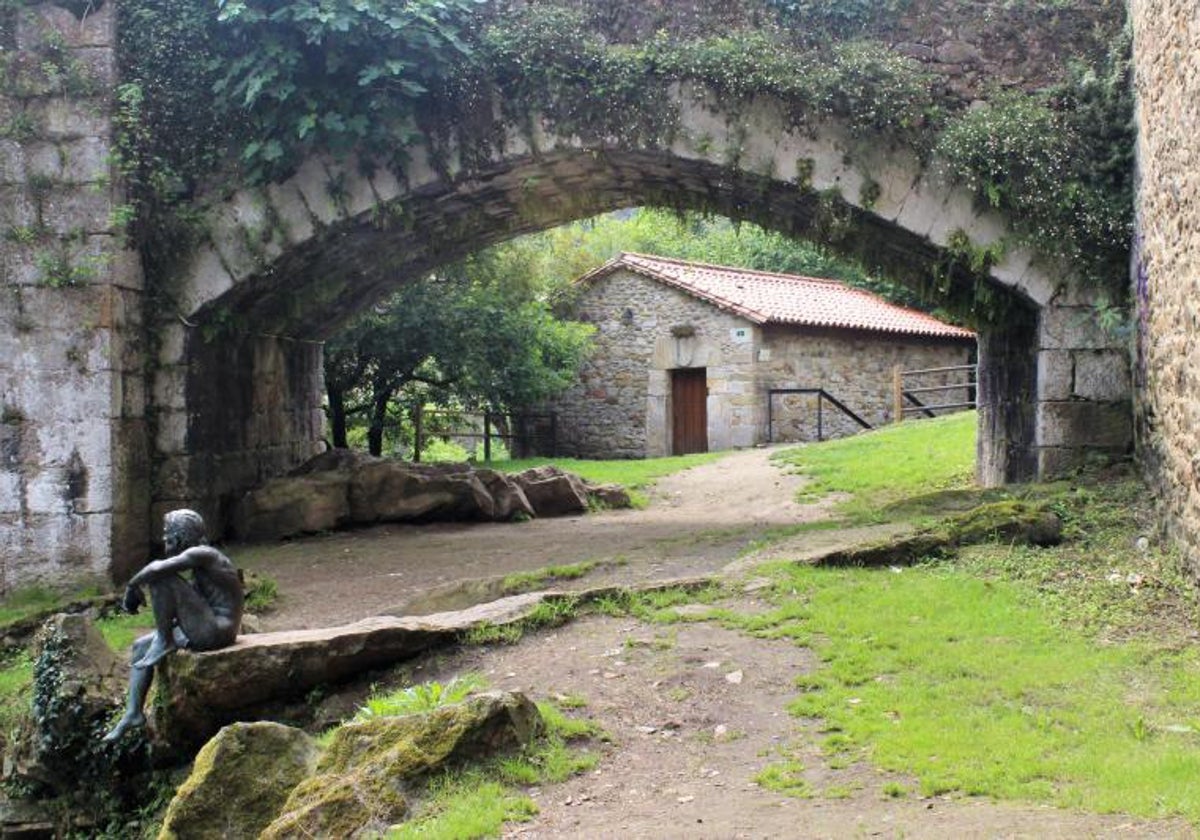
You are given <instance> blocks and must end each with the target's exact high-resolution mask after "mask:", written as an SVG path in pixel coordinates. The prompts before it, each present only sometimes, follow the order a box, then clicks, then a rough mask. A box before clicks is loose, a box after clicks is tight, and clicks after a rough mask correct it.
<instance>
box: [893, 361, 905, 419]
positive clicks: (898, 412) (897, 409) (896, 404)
mask: <svg viewBox="0 0 1200 840" xmlns="http://www.w3.org/2000/svg"><path fill="white" fill-rule="evenodd" d="M903 420H904V368H902V367H900V365H893V366H892V422H893V423H900V422H903Z"/></svg>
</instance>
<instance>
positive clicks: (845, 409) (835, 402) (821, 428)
mask: <svg viewBox="0 0 1200 840" xmlns="http://www.w3.org/2000/svg"><path fill="white" fill-rule="evenodd" d="M777 394H807V395H809V396H813V395H815V396H816V398H817V440H818V441H822V440H824V439H825V412H824V405H825V403H826V402H828V403H829V404H830V405H831V406H832V407H833V408H836V409H837V410H838V411H840V412H841V413H842V414H844V415H845V416H846V417H849V418H850V419H851V420H853V421H854V422H855V423H857V424H858V425H859V426H861V427H862V428H864V429H870V428H872V426H871V424H870V423H868V422H867V421H866V420H864V419H862V418H861V417H859V416H858V415H857V414H856V413H855V412H854V411H853V409H851V408H850V407H849V406H847V405H846V404H845V403H844V402H842V401H841V400H839V399H838V398H837V397H835V396H834V395H833V394H831V393H829V392H828V391H826V390H825V389H824V388H772V389H770V390H768V391H767V442H768V443H774V442H775V396H776V395H777Z"/></svg>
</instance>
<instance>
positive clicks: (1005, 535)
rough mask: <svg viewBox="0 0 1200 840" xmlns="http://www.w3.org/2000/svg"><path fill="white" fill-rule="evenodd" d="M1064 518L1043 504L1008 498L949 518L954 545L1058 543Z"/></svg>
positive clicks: (1040, 544) (1039, 544)
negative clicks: (951, 518) (1060, 517)
mask: <svg viewBox="0 0 1200 840" xmlns="http://www.w3.org/2000/svg"><path fill="white" fill-rule="evenodd" d="M1062 527H1063V526H1062V520H1061V519H1059V518H1058V514H1056V513H1054V511H1052V510H1050V509H1049V508H1048V507H1046V506H1045V505H1044V504H1039V503H1036V502H1021V501H1017V500H1015V499H1006V500H1004V501H1001V502H992V503H990V504H986V505H980V506H979V507H977V508H974V509H972V510H969V511H967V512H966V513H964V514H962V515H961V516H958V517H956V518H955V519H953V520H952V521H951V522H950V526H949V532H950V538H951V540H952V541H953V542H954V544H955V545H975V544H977V543H982V542H1005V543H1011V544H1013V545H1038V546H1048V545H1058V544H1059V543H1060V542H1062Z"/></svg>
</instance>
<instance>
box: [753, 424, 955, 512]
mask: <svg viewBox="0 0 1200 840" xmlns="http://www.w3.org/2000/svg"><path fill="white" fill-rule="evenodd" d="M976 426H977V423H976V417H975V412H973V411H971V412H961V413H959V414H953V415H950V416H949V417H939V418H935V419H931V420H919V421H913V422H907V423H901V424H898V425H894V426H888V427H887V428H883V429H876V430H874V431H871V432H864V433H863V434H859V435H854V436H853V437H848V438H841V439H839V440H833V441H826V442H825V443H821V444H816V445H808V446H804V447H801V448H799V449H789V450H786V451H785V452H782V453H780V454H779V455H777V456H776V457H777V458H778V459H779V460H780V461H782V462H784V463H786V464H790V465H792V466H793V467H795V469H796V470H797V471H799V472H801V473H803V474H804V475H806V476H808V477H809V478H810V479H811V481H809V482H808V483H807V484H805V485H804V487H803V489H802V490H801V491H800V495H801V497H802V498H804V499H816V498H820V497H822V496H824V495H826V494H829V493H846V494H849V498H847V499H845V500H844V501H841V502H839V503H838V505H837V508H836V509H837V510H838V511H839V512H840V513H841V514H842V515H843V516H844V517H846V518H847V519H849V520H850V521H851V522H871V521H880V520H881V519H882V518H883V517H885V516H886V515H887V510H886V506H887V505H888V504H889V503H890V502H894V501H897V500H899V499H902V498H908V497H912V496H916V495H920V494H923V493H931V492H934V491H937V490H946V489H951V488H960V487H969V486H971V484H972V482H973V477H974V467H975V432H976Z"/></svg>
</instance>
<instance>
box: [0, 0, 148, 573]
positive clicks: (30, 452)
mask: <svg viewBox="0 0 1200 840" xmlns="http://www.w3.org/2000/svg"><path fill="white" fill-rule="evenodd" d="M113 6H114V4H113V3H111V2H109V3H94V4H92V5H91V6H89V7H88V9H87V11H86V12H85V13H83V14H82V17H80V16H77V15H76V14H74V13H72V12H70V11H67V10H65V9H61V8H58V7H55V6H50V5H41V6H28V7H17V8H16V9H10V10H9V11H7V12H5V13H0V18H2V19H0V55H2V56H3V57H4V58H6V59H7V62H6V64H5V68H6V70H5V73H6V75H5V79H4V86H3V91H2V92H0V125H3V126H4V127H5V130H4V132H3V134H0V595H2V594H4V593H7V592H8V591H11V590H12V589H13V588H17V587H21V586H25V585H29V584H33V583H43V584H67V583H70V582H79V581H81V580H83V579H87V578H104V577H115V578H122V577H124V576H126V575H127V574H128V573H129V571H130V570H131V569H132V568H134V567H136V566H137V565H138V564H140V563H141V562H142V561H143V560H144V558H145V555H146V551H147V533H148V530H147V526H148V523H147V508H148V494H149V486H148V475H147V466H146V462H147V449H146V438H145V388H144V374H143V361H142V353H143V339H144V336H143V315H142V273H141V268H140V264H139V262H138V260H137V257H136V255H135V254H134V253H132V252H131V251H129V250H127V249H126V248H125V246H124V242H123V239H122V237H121V235H120V234H121V230H120V226H119V222H120V217H121V214H120V213H118V212H115V211H117V210H118V208H119V207H121V205H122V201H123V196H122V194H121V191H120V189H119V188H118V187H117V186H116V177H115V176H116V173H115V172H114V171H113V166H112V163H111V160H110V154H111V151H112V145H113V143H112V138H113V128H112V121H111V116H110V114H109V112H108V107H109V103H110V102H111V100H112V89H113V85H114V83H115V79H116V60H115V46H116V45H115V29H116V27H115V9H114V7H113Z"/></svg>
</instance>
